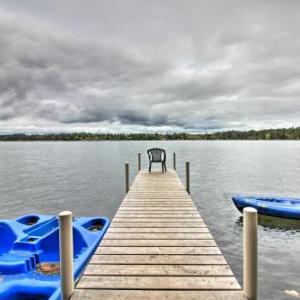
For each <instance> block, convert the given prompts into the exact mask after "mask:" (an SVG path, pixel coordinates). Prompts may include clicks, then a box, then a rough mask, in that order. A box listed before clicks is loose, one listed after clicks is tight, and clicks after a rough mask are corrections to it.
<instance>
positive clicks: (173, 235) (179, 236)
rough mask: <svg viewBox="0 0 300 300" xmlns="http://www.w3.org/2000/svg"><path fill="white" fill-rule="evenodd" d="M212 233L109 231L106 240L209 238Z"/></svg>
mask: <svg viewBox="0 0 300 300" xmlns="http://www.w3.org/2000/svg"><path fill="white" fill-rule="evenodd" d="M212 238H213V237H212V235H211V234H210V233H162V232H159V233H107V234H106V235H105V237H104V239H106V240H113V239H118V240H120V239H121V240H130V239H136V240H147V239H149V240H156V239H157V240H180V239H182V240H209V239H212Z"/></svg>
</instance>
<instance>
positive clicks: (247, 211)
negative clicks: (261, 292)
mask: <svg viewBox="0 0 300 300" xmlns="http://www.w3.org/2000/svg"><path fill="white" fill-rule="evenodd" d="M243 222H244V292H245V294H246V296H247V298H248V299H249V300H256V299H257V210H256V209H255V208H252V207H246V208H244V209H243Z"/></svg>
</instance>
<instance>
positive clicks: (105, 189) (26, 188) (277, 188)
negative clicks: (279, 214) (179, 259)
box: [0, 141, 300, 299]
mask: <svg viewBox="0 0 300 300" xmlns="http://www.w3.org/2000/svg"><path fill="white" fill-rule="evenodd" d="M152 146H161V147H163V148H165V149H166V150H167V151H168V152H169V153H172V152H176V153H177V169H178V170H177V171H178V173H179V175H180V177H181V178H182V179H184V178H183V176H184V162H185V160H189V161H190V165H191V190H192V197H193V199H194V201H195V203H196V205H197V207H198V208H199V209H200V211H201V214H202V216H203V217H204V218H205V220H206V223H207V225H208V227H209V228H210V230H211V232H212V233H213V234H214V236H215V238H216V240H217V242H218V244H219V246H220V248H221V250H222V251H223V253H224V255H225V256H226V258H227V260H228V261H229V263H230V265H231V266H232V269H233V271H234V273H235V275H236V276H237V278H238V279H239V281H240V283H242V221H241V218H240V213H239V212H238V211H237V209H236V208H235V207H234V206H233V204H232V202H231V196H232V195H234V194H236V193H243V194H259V195H261V194H263V195H279V196H280V195H282V196H298V197H300V142H293V141H291V142H283V141H267V142H263V141H259V142H256V141H249V142H244V141H234V142H231V141H210V142H206V141H200V142H191V141H180V142H29V143H27V142H26V143H25V142H20V143H9V142H8V143H0V171H1V172H0V208H1V210H0V217H1V218H15V217H17V216H18V215H22V214H25V213H32V212H39V213H49V214H57V213H59V212H60V211H62V210H65V209H71V210H72V211H73V212H74V214H76V215H106V216H109V217H110V218H112V217H113V215H114V213H115V212H116V210H117V209H118V206H119V204H120V202H121V200H122V198H123V197H124V176H123V175H124V162H125V161H128V162H129V163H130V168H131V169H130V171H131V177H132V178H131V180H132V179H133V178H134V176H135V174H136V169H137V160H136V157H137V155H136V154H137V152H142V153H145V151H146V149H148V148H150V147H152ZM146 166H147V161H146V156H145V155H144V156H143V167H146ZM169 166H171V156H170V157H169ZM285 290H296V291H298V292H299V293H300V225H299V224H297V223H295V222H294V223H292V224H290V223H289V222H283V221H280V222H278V221H277V220H275V221H274V220H273V219H272V220H269V219H266V218H263V219H262V220H260V225H259V299H296V298H293V297H292V296H288V295H287V294H286V293H285Z"/></svg>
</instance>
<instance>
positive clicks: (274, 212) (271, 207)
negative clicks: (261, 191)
mask: <svg viewBox="0 0 300 300" xmlns="http://www.w3.org/2000/svg"><path fill="white" fill-rule="evenodd" d="M232 200H233V202H234V204H235V206H236V207H237V209H238V210H239V211H241V212H242V211H243V208H245V207H253V208H256V209H257V212H258V213H259V214H262V215H266V216H272V217H278V218H285V219H293V220H300V199H299V198H298V199H297V198H280V197H249V196H240V195H238V196H234V197H232Z"/></svg>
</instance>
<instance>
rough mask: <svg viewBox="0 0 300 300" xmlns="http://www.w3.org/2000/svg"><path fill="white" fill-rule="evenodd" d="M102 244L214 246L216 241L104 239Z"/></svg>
mask: <svg viewBox="0 0 300 300" xmlns="http://www.w3.org/2000/svg"><path fill="white" fill-rule="evenodd" d="M100 246H115V247H117V246H124V247H142V246H146V247H148V246H158V247H173V246H175V247H212V246H216V242H215V241H214V240H102V241H101V244H100Z"/></svg>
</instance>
